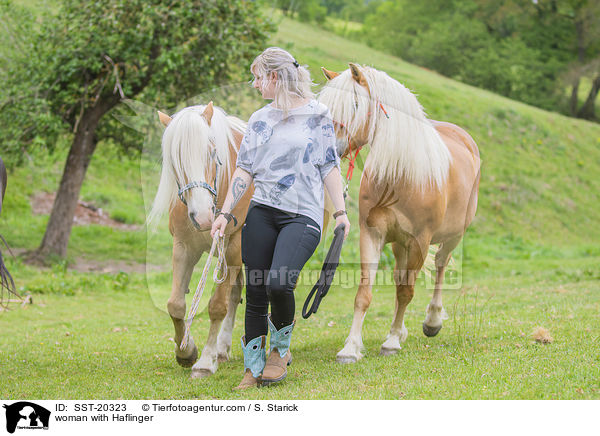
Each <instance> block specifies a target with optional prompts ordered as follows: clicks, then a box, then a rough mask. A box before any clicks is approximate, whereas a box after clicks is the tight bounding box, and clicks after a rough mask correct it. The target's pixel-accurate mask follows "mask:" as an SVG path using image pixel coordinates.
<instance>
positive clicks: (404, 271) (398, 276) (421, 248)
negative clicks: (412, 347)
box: [379, 237, 429, 356]
mask: <svg viewBox="0 0 600 436" xmlns="http://www.w3.org/2000/svg"><path fill="white" fill-rule="evenodd" d="M427 247H429V240H428V239H427V238H423V237H421V238H419V239H415V238H411V239H410V240H408V241H407V242H406V246H403V245H401V244H398V243H394V244H393V245H392V249H393V251H394V256H395V257H396V269H395V271H394V281H395V282H396V314H395V316H394V321H393V322H392V327H391V328H390V333H389V334H388V335H387V338H386V340H385V342H384V343H383V345H381V350H380V352H379V354H381V355H383V356H388V355H390V354H395V353H397V352H398V351H399V350H400V349H401V348H402V347H401V346H400V343H401V342H404V341H405V340H406V338H407V336H408V330H407V329H406V326H405V325H404V312H405V311H406V306H408V303H410V301H411V300H412V298H413V296H414V294H415V282H416V280H417V277H418V275H419V271H421V267H422V266H423V263H424V262H425V257H426V256H427Z"/></svg>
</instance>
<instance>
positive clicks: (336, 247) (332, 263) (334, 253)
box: [302, 224, 346, 319]
mask: <svg viewBox="0 0 600 436" xmlns="http://www.w3.org/2000/svg"><path fill="white" fill-rule="evenodd" d="M345 228H346V226H345V225H344V224H340V225H339V226H337V227H336V228H335V230H334V231H333V232H334V234H335V236H334V237H333V241H331V246H330V247H329V251H328V252H327V256H325V262H323V268H321V275H320V276H319V280H317V283H316V284H315V286H313V288H312V289H311V291H310V293H309V294H308V297H306V301H305V302H304V307H303V308H302V318H304V319H307V318H308V317H309V316H310V315H312V314H313V313H317V309H318V308H319V304H321V300H322V299H323V297H325V295H327V292H329V287H330V286H331V282H333V276H334V275H335V270H336V269H337V266H338V264H339V262H340V254H341V252H342V244H343V243H344V230H345ZM313 295H314V298H315V299H314V301H313V303H312V306H311V307H310V309H309V310H308V311H307V310H306V309H307V308H308V305H309V304H310V300H311V298H313Z"/></svg>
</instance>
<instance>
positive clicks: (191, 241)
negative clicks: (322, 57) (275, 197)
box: [148, 102, 254, 378]
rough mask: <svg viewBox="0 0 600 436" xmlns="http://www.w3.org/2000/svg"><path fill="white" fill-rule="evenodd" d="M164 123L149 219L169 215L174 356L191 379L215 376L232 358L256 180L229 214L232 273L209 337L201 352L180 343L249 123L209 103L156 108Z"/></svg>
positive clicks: (212, 311)
mask: <svg viewBox="0 0 600 436" xmlns="http://www.w3.org/2000/svg"><path fill="white" fill-rule="evenodd" d="M159 118H160V120H161V122H162V123H163V124H164V125H165V126H166V129H165V131H164V134H163V138H162V156H163V160H162V171H161V177H160V183H159V186H158V191H157V193H156V197H155V199H154V203H153V206H152V210H151V212H150V216H149V219H148V220H149V222H152V221H155V219H156V218H157V217H158V216H160V215H161V214H163V213H165V212H168V213H169V231H170V232H171V235H172V236H173V284H172V289H171V296H170V298H169V300H168V303H167V309H168V312H169V315H170V316H171V319H172V320H173V325H174V327H175V337H174V338H173V339H174V341H175V357H176V359H177V362H178V363H179V364H180V365H181V366H183V367H190V366H192V378H197V377H205V376H209V375H211V374H214V373H215V372H216V370H217V368H218V363H219V362H222V361H225V360H228V359H229V355H230V350H231V335H232V331H233V324H234V321H235V312H236V309H237V306H238V304H239V303H240V299H241V292H242V286H243V282H244V279H243V271H242V257H241V229H242V225H243V223H244V221H245V219H246V213H247V211H248V206H249V203H250V198H251V197H252V194H253V192H254V188H253V187H252V186H251V187H250V188H249V189H248V190H247V191H246V193H245V194H244V196H243V197H242V198H241V199H240V201H239V202H238V203H237V205H236V206H235V207H234V209H233V210H232V214H233V215H234V216H235V217H236V218H237V222H235V221H233V220H232V221H231V222H230V223H229V224H228V226H227V228H226V230H225V241H226V242H225V261H226V262H227V270H228V275H229V276H228V277H226V279H225V280H224V281H223V282H222V283H219V284H217V285H216V289H215V292H214V293H213V295H212V297H211V298H210V301H209V303H208V314H209V318H210V327H209V332H208V339H207V341H206V344H205V346H204V349H203V350H202V353H201V355H200V359H198V360H197V361H196V359H197V357H198V348H197V346H196V345H195V344H194V341H193V339H192V337H191V336H190V337H189V340H188V342H187V346H185V347H184V349H183V350H182V349H181V347H180V344H181V341H182V339H183V337H184V330H185V316H186V304H185V294H186V293H187V292H188V286H189V283H190V279H191V276H192V272H193V270H194V266H195V265H196V263H198V261H199V259H200V257H201V256H202V254H203V253H204V252H209V251H210V248H211V244H212V242H213V241H212V238H211V237H210V229H211V227H212V223H213V221H214V216H215V213H216V211H217V210H219V209H220V208H221V207H222V205H223V202H224V201H225V196H226V194H227V191H228V189H229V181H230V180H229V179H230V177H231V175H232V174H233V172H234V170H235V164H236V159H237V154H238V151H239V146H240V143H241V141H242V138H243V135H244V132H245V130H246V123H245V122H243V121H241V120H239V119H238V118H235V117H232V116H228V115H226V114H225V112H224V111H222V110H221V109H220V108H218V107H213V104H212V102H210V103H209V104H208V105H206V106H202V105H200V106H191V107H187V108H185V109H182V110H181V111H179V112H177V113H176V114H175V115H173V117H172V118H171V117H169V116H168V115H166V114H163V113H160V112H159Z"/></svg>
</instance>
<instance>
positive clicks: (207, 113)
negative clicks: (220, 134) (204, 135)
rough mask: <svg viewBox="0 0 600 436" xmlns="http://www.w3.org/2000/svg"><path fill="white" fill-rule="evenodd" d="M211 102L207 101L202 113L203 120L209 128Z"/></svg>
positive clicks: (211, 110)
mask: <svg viewBox="0 0 600 436" xmlns="http://www.w3.org/2000/svg"><path fill="white" fill-rule="evenodd" d="M213 112H214V110H213V102H212V101H209V102H208V104H207V105H206V108H205V109H204V112H202V116H203V117H204V119H205V120H206V122H207V123H208V125H209V126H210V120H212V116H213Z"/></svg>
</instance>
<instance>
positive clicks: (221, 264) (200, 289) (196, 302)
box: [179, 232, 227, 351]
mask: <svg viewBox="0 0 600 436" xmlns="http://www.w3.org/2000/svg"><path fill="white" fill-rule="evenodd" d="M215 249H218V251H219V256H218V258H217V265H216V266H215V269H214V270H213V280H214V282H215V283H217V284H219V283H223V282H224V281H225V279H226V278H227V261H226V260H225V237H224V236H223V237H222V236H219V233H218V232H215V236H214V237H213V242H212V245H211V247H210V253H208V259H207V260H206V264H205V265H204V269H203V270H202V277H200V282H198V286H197V287H196V292H194V299H193V300H192V304H191V306H190V311H189V313H188V316H187V318H186V319H185V332H184V334H183V339H182V340H181V344H180V345H179V349H180V350H181V351H184V350H185V349H186V348H187V345H188V342H189V338H190V330H191V328H192V322H194V317H195V316H196V312H197V310H198V307H199V306H200V299H201V298H202V294H203V293H204V288H205V286H206V278H207V276H208V270H209V269H210V264H211V263H212V258H213V255H214V253H215ZM221 268H223V273H222V277H221V278H219V271H220V270H221Z"/></svg>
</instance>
